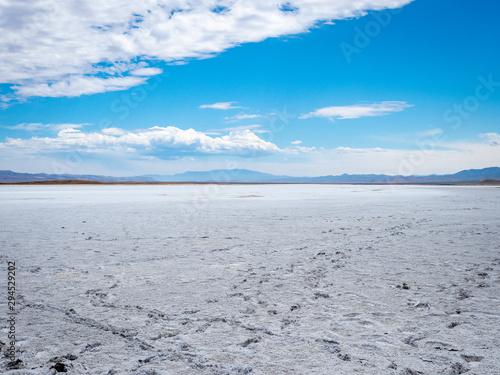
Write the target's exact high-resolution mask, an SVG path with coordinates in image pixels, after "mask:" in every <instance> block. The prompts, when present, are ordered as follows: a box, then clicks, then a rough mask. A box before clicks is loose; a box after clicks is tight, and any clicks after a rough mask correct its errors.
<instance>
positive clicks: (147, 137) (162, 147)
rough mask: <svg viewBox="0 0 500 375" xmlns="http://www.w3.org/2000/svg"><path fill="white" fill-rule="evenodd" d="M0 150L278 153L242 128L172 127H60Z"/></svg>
mask: <svg viewBox="0 0 500 375" xmlns="http://www.w3.org/2000/svg"><path fill="white" fill-rule="evenodd" d="M0 151H4V152H6V153H8V152H9V151H22V152H23V153H26V154H47V153H56V152H71V151H78V152H87V153H113V152H114V153H116V152H120V153H128V154H140V155H149V156H156V157H158V158H162V157H165V158H170V157H172V156H174V155H175V156H182V155H184V154H209V155H210V154H211V155H231V156H262V155H269V154H274V153H278V152H281V150H280V149H279V148H278V147H277V146H276V145H275V144H273V143H271V142H266V141H264V140H262V139H260V138H259V137H258V136H257V135H256V134H255V133H253V132H252V131H250V130H248V129H246V130H239V131H232V132H230V133H229V134H228V135H225V136H222V137H210V136H208V135H206V134H205V133H202V132H198V131H196V130H194V129H188V130H182V129H179V128H177V127H174V126H168V127H159V126H155V127H152V128H149V129H141V130H137V131H133V132H131V131H125V130H123V129H119V128H107V129H104V130H103V131H101V132H92V133H84V132H82V131H81V130H79V129H74V128H64V129H62V130H60V131H59V132H58V133H57V136H56V137H32V138H30V139H19V138H18V139H14V138H7V139H6V141H5V142H4V143H0Z"/></svg>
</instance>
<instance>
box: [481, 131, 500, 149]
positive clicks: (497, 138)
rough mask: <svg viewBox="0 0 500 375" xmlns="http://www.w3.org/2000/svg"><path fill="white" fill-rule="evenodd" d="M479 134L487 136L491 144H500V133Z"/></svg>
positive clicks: (483, 136)
mask: <svg viewBox="0 0 500 375" xmlns="http://www.w3.org/2000/svg"><path fill="white" fill-rule="evenodd" d="M479 136H480V137H482V138H486V139H487V140H488V144H489V145H490V146H500V134H498V133H483V134H480V135H479Z"/></svg>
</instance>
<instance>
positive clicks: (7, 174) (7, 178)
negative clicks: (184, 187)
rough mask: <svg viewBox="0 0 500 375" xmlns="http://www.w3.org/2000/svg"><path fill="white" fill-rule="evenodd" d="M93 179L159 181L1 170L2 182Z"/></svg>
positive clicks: (147, 178)
mask: <svg viewBox="0 0 500 375" xmlns="http://www.w3.org/2000/svg"><path fill="white" fill-rule="evenodd" d="M68 180H77V181H93V182H157V181H155V180H153V179H152V178H149V177H144V176H139V177H109V176H96V175H80V174H46V173H16V172H12V171H2V170H0V183H12V182H43V181H68Z"/></svg>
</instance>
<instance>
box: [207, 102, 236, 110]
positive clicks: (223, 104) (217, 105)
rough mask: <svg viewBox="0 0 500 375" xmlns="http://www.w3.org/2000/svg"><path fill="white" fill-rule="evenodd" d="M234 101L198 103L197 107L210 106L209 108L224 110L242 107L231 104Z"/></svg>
mask: <svg viewBox="0 0 500 375" xmlns="http://www.w3.org/2000/svg"><path fill="white" fill-rule="evenodd" d="M235 103H236V102H221V103H214V104H202V105H200V107H199V108H201V109H206V108H211V109H222V110H224V111H226V110H228V109H238V108H243V107H240V106H237V105H233V104H235Z"/></svg>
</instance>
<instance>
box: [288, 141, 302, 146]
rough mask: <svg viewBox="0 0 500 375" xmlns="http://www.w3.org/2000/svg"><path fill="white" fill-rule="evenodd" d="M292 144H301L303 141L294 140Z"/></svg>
mask: <svg viewBox="0 0 500 375" xmlns="http://www.w3.org/2000/svg"><path fill="white" fill-rule="evenodd" d="M290 143H291V144H292V145H300V144H302V141H293V142H290Z"/></svg>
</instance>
